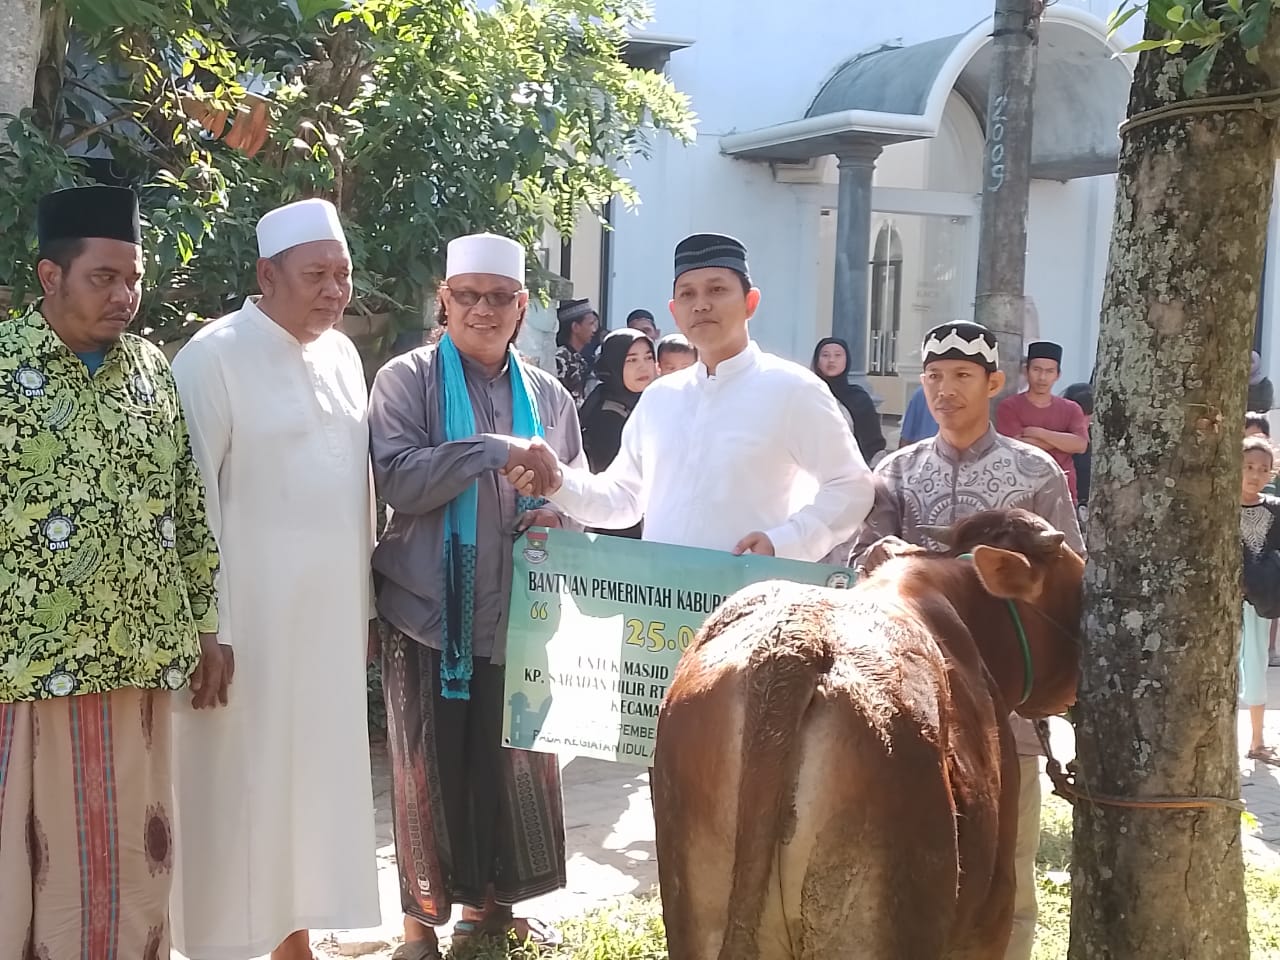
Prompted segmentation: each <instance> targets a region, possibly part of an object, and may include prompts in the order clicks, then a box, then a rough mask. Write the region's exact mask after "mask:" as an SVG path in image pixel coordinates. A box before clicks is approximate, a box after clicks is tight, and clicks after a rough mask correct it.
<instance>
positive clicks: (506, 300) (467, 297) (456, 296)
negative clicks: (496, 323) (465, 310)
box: [449, 287, 522, 309]
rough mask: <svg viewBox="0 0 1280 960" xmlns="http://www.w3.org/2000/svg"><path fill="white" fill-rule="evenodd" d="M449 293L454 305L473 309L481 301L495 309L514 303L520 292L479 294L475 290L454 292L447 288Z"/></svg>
mask: <svg viewBox="0 0 1280 960" xmlns="http://www.w3.org/2000/svg"><path fill="white" fill-rule="evenodd" d="M449 292H450V293H451V294H453V300H454V303H456V304H458V306H460V307H474V306H475V305H476V304H477V303H479V302H480V301H481V300H483V301H484V302H485V303H487V304H488V305H489V306H491V307H494V308H496V309H501V308H502V307H509V306H511V304H513V303H515V302H516V298H517V297H518V296H520V294H521V292H522V291H520V290H517V291H515V292H514V293H512V292H511V291H508V290H490V291H488V292H486V293H480V292H479V291H477V290H455V289H454V288H453V287H449Z"/></svg>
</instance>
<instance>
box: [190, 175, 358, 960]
mask: <svg viewBox="0 0 1280 960" xmlns="http://www.w3.org/2000/svg"><path fill="white" fill-rule="evenodd" d="M258 245H259V254H260V256H261V259H259V261H258V282H259V286H260V287H261V289H262V291H263V295H262V297H261V298H255V297H250V298H249V299H247V300H246V301H245V303H244V306H243V307H242V308H241V309H240V310H237V311H236V312H235V313H232V314H230V315H228V316H226V317H223V318H221V319H220V320H217V321H214V322H213V323H210V324H209V325H208V326H207V327H205V328H204V329H203V330H201V331H200V333H198V334H197V335H196V336H195V337H194V338H192V340H191V342H190V343H188V344H187V345H186V346H185V347H183V349H182V350H181V351H180V352H179V353H178V356H177V357H176V358H175V360H174V364H173V370H174V376H175V378H176V379H177V382H178V387H179V390H180V392H181V395H182V402H183V407H184V409H185V411H186V415H187V418H188V422H189V423H190V428H191V442H192V446H193V449H194V452H195V457H196V461H197V463H198V464H199V465H200V468H201V472H202V473H203V475H204V479H205V485H206V488H207V491H208V499H209V518H210V526H211V527H212V528H213V532H214V535H215V536H216V537H217V539H218V542H219V544H220V545H221V547H222V550H223V558H224V559H223V566H222V574H221V581H220V583H219V590H218V593H219V613H220V615H221V616H222V617H223V618H224V619H223V630H222V633H221V637H220V639H221V642H222V643H223V644H226V645H227V646H228V647H229V648H230V650H229V651H228V654H227V656H228V658H230V656H231V652H232V651H233V652H234V658H235V664H234V668H235V673H234V685H233V687H232V689H231V694H230V698H229V699H230V702H229V704H228V705H227V706H226V707H225V708H223V709H221V710H218V711H215V712H212V713H211V712H209V711H202V712H199V713H197V712H194V711H192V710H190V709H189V708H187V709H182V710H179V711H178V715H177V717H176V718H175V727H174V767H175V782H176V793H177V804H176V805H177V822H176V834H177V836H176V842H177V849H178V855H177V863H176V871H175V872H176V876H175V882H174V891H173V900H172V913H173V917H172V919H173V928H174V946H175V947H176V948H177V949H178V950H179V951H180V952H182V953H183V954H185V955H186V956H187V957H190V958H192V960H245V958H250V957H257V956H259V955H262V954H265V953H267V952H268V951H270V953H271V957H272V960H311V958H312V956H313V955H312V952H311V948H310V944H309V934H308V931H309V929H313V928H362V927H372V926H377V925H378V923H379V922H380V918H379V909H378V889H377V876H376V864H375V859H374V826H373V822H374V820H373V796H372V787H371V783H370V776H369V744H368V733H367V729H366V716H367V714H366V692H365V688H366V681H365V662H366V649H367V647H366V644H367V642H368V638H369V636H370V631H369V620H370V617H371V615H372V603H371V596H370V575H369V558H370V553H371V549H372V544H373V530H372V513H373V511H372V509H371V489H370V475H369V457H368V450H369V431H368V423H367V400H368V394H367V389H366V385H365V380H364V374H363V372H362V370H361V365H360V358H359V356H358V355H357V353H356V349H355V347H354V346H353V345H352V343H351V341H350V340H348V339H347V338H346V337H345V336H344V335H343V334H341V333H339V332H338V331H337V330H335V329H334V326H335V324H336V323H337V322H338V320H339V319H340V318H341V317H342V312H343V309H344V308H345V307H346V305H347V304H348V303H349V302H350V299H351V260H350V257H349V255H348V252H347V247H346V242H345V239H344V237H343V233H342V227H341V225H340V223H339V222H338V216H337V212H336V210H334V208H333V206H332V205H331V204H329V203H328V202H326V201H323V200H306V201H302V202H300V203H295V204H290V205H288V206H286V207H282V208H280V209H278V210H275V211H272V212H271V213H269V214H267V215H266V216H265V217H263V218H262V221H261V222H260V223H259V225H258ZM223 649H227V648H226V647H224V648H223Z"/></svg>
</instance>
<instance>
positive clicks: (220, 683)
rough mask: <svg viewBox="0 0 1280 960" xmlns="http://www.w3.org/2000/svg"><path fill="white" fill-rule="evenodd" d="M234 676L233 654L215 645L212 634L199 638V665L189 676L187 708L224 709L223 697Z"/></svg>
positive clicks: (215, 637) (225, 695)
mask: <svg viewBox="0 0 1280 960" xmlns="http://www.w3.org/2000/svg"><path fill="white" fill-rule="evenodd" d="M235 674H236V657H235V652H234V651H233V650H232V649H231V647H230V646H229V645H228V644H225V643H218V635H217V634H216V633H202V634H200V662H199V663H197V664H196V670H195V673H193V674H192V675H191V681H190V685H191V694H192V696H191V706H192V707H194V708H195V709H197V710H203V709H205V708H206V707H218V706H223V707H225V706H226V705H227V694H228V691H229V688H230V686H231V681H232V679H234V677H235Z"/></svg>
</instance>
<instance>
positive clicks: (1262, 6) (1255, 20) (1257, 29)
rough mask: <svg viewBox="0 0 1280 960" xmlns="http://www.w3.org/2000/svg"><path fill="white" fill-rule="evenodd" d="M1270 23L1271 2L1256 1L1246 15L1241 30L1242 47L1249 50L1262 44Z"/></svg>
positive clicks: (1268, 0)
mask: <svg viewBox="0 0 1280 960" xmlns="http://www.w3.org/2000/svg"><path fill="white" fill-rule="evenodd" d="M1270 22H1271V0H1254V2H1253V6H1251V7H1250V8H1249V12H1248V13H1246V14H1245V15H1244V25H1243V26H1242V27H1241V28H1240V45H1241V46H1242V47H1244V48H1245V49H1246V50H1249V49H1252V48H1253V47H1256V46H1258V45H1259V44H1261V43H1262V41H1263V40H1265V39H1266V36H1267V27H1268V25H1269V24H1270Z"/></svg>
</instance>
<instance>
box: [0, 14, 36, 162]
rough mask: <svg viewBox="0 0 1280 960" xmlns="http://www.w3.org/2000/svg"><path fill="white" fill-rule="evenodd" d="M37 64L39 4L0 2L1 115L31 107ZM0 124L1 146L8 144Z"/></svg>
mask: <svg viewBox="0 0 1280 960" xmlns="http://www.w3.org/2000/svg"><path fill="white" fill-rule="evenodd" d="M39 60H40V0H0V114H9V115H13V116H17V115H18V114H19V113H20V112H22V111H23V110H25V109H26V108H27V107H29V106H31V95H32V91H33V90H34V89H35V78H36V64H37V63H38V62H39ZM7 125H8V124H7V121H4V120H0V143H4V142H6V141H7V140H8V135H7V133H6V132H5V129H4V128H5V127H6V126H7Z"/></svg>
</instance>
